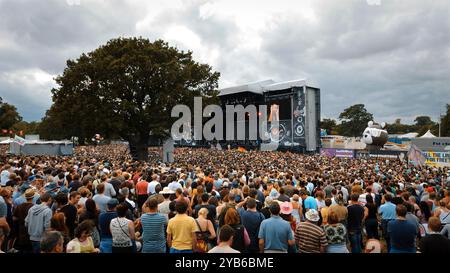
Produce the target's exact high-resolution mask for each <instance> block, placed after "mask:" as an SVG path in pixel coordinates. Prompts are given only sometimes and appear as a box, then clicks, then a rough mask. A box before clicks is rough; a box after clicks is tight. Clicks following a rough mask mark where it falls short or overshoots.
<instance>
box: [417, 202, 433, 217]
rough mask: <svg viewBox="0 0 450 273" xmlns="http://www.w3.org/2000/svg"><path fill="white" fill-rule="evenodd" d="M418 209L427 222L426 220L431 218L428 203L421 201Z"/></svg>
mask: <svg viewBox="0 0 450 273" xmlns="http://www.w3.org/2000/svg"><path fill="white" fill-rule="evenodd" d="M419 208H420V210H421V211H422V213H423V215H424V216H425V220H426V221H427V222H428V219H430V217H431V210H430V207H429V206H428V203H427V202H426V201H421V202H420V203H419Z"/></svg>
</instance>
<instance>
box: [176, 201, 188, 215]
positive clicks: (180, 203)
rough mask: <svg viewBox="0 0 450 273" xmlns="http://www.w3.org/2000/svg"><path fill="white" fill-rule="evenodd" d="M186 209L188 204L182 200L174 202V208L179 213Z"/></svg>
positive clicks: (184, 211)
mask: <svg viewBox="0 0 450 273" xmlns="http://www.w3.org/2000/svg"><path fill="white" fill-rule="evenodd" d="M187 209H188V204H187V203H186V201H184V200H182V201H177V203H176V204H175V210H176V212H177V213H179V214H183V213H186V211H187Z"/></svg>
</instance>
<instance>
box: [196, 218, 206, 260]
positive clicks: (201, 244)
mask: <svg viewBox="0 0 450 273" xmlns="http://www.w3.org/2000/svg"><path fill="white" fill-rule="evenodd" d="M195 223H196V224H197V227H198V229H199V231H196V232H195V236H196V244H195V252H196V253H207V252H208V250H209V245H208V242H209V231H208V230H206V231H203V230H202V228H201V227H200V224H199V223H198V221H197V219H195Z"/></svg>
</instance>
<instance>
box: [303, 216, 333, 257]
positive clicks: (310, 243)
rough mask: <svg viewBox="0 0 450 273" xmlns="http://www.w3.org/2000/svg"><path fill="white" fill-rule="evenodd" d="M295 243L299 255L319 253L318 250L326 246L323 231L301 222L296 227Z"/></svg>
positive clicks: (311, 224) (315, 226)
mask: <svg viewBox="0 0 450 273" xmlns="http://www.w3.org/2000/svg"><path fill="white" fill-rule="evenodd" d="M295 243H296V244H297V247H298V250H299V251H298V252H299V253H320V248H321V247H326V246H327V245H328V243H327V237H326V236H325V232H324V231H323V229H321V228H320V227H319V226H317V225H315V224H313V223H310V222H302V223H300V224H299V225H298V226H297V229H296V231H295Z"/></svg>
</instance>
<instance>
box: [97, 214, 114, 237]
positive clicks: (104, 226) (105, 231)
mask: <svg viewBox="0 0 450 273" xmlns="http://www.w3.org/2000/svg"><path fill="white" fill-rule="evenodd" d="M116 217H117V212H115V211H108V212H102V213H100V216H99V217H98V226H99V227H100V238H102V239H105V238H112V234H111V231H110V230H109V224H110V223H111V220H112V219H114V218H116Z"/></svg>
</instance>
